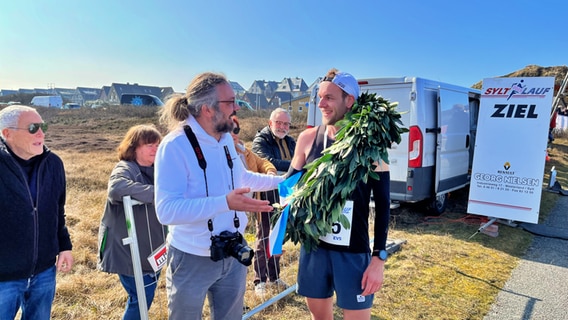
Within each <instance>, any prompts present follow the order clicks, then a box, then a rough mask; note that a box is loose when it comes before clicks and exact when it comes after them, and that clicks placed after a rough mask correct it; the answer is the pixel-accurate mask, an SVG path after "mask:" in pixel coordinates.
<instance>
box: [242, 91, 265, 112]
mask: <svg viewBox="0 0 568 320" xmlns="http://www.w3.org/2000/svg"><path fill="white" fill-rule="evenodd" d="M241 99H242V100H244V101H246V102H248V103H249V104H250V105H251V106H252V107H253V108H254V109H266V108H268V100H266V97H265V96H264V95H263V94H258V93H250V92H247V93H245V94H244V95H243V96H242V98H241Z"/></svg>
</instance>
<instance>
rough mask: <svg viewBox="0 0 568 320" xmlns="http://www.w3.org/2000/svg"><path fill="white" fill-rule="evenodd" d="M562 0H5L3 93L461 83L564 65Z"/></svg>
mask: <svg viewBox="0 0 568 320" xmlns="http://www.w3.org/2000/svg"><path fill="white" fill-rule="evenodd" d="M567 9H568V3H567V2H565V1H562V0H539V1H529V0H517V1H509V0H491V1H488V0H478V1H476V0H473V1H462V0H380V1H379V0H367V1H360V0H349V1H345V0H326V1H316V0H305V1H300V0H297V1H296V0H289V1H269V0H268V1H267V0H219V1H214V0H213V1H208V0H198V1H194V0H162V1H158V0H156V1H144V0H97V1H90V0H85V1H78V0H58V1H55V0H53V1H47V0H8V1H2V4H0V89H19V88H28V89H31V88H46V87H48V85H54V86H55V87H58V88H75V87H78V86H80V87H96V88H100V87H102V86H103V85H110V84H111V83H113V82H116V83H126V82H130V83H139V84H141V85H152V86H171V87H173V88H174V90H176V91H178V92H183V91H184V90H185V88H186V86H187V85H188V83H189V81H190V80H191V78H192V77H193V76H195V75H196V74H197V73H199V72H203V71H215V72H222V73H224V74H225V75H226V76H227V77H228V78H229V80H231V81H237V82H238V83H240V84H241V86H243V87H244V88H245V89H248V88H249V87H250V85H251V84H252V82H253V81H254V80H273V81H281V80H282V79H283V78H285V77H301V78H304V80H305V81H306V83H307V84H308V85H310V84H311V83H312V82H313V81H314V80H315V79H316V78H317V77H318V76H321V75H324V74H325V72H326V71H327V70H328V69H329V68H331V67H336V68H338V69H340V70H342V71H346V72H350V73H352V74H353V75H354V76H355V77H357V78H367V77H388V76H419V77H425V78H430V79H435V80H440V81H444V82H449V83H454V84H458V85H463V86H471V85H473V84H474V83H476V82H478V81H480V80H482V79H483V78H489V77H495V76H501V75H505V74H508V73H511V72H514V71H516V70H519V69H522V68H524V67H525V66H527V65H531V64H535V65H539V66H543V67H548V66H558V65H566V64H568V58H567V57H568V41H566V35H567V33H566V30H567V29H568V28H567V27H566V26H567V24H568V22H567V21H568V19H567V17H568V10H567Z"/></svg>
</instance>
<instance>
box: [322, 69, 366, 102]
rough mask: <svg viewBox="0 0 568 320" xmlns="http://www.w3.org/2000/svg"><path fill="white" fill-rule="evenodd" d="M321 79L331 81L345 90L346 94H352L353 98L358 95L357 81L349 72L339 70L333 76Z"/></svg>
mask: <svg viewBox="0 0 568 320" xmlns="http://www.w3.org/2000/svg"><path fill="white" fill-rule="evenodd" d="M322 81H331V83H335V84H336V85H337V86H339V87H340V88H341V90H343V91H345V92H346V93H347V94H349V95H352V96H353V97H354V98H355V99H357V98H358V97H359V90H360V89H359V83H357V80H355V77H353V76H352V75H351V74H350V73H347V72H339V73H337V74H336V75H335V77H333V78H329V77H325V78H323V80H322Z"/></svg>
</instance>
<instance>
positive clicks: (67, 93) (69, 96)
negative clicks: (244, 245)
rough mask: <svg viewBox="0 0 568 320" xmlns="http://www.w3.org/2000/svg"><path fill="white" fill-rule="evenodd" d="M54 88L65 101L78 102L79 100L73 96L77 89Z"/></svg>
mask: <svg viewBox="0 0 568 320" xmlns="http://www.w3.org/2000/svg"><path fill="white" fill-rule="evenodd" d="M53 90H55V92H56V94H57V95H60V96H61V98H63V102H65V103H67V102H75V103H78V102H77V101H75V100H73V98H74V97H75V96H76V94H77V89H69V88H54V89H53Z"/></svg>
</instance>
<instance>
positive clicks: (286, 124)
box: [274, 121, 291, 127]
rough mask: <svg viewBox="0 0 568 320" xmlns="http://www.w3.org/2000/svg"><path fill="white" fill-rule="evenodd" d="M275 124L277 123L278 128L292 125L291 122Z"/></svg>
mask: <svg viewBox="0 0 568 320" xmlns="http://www.w3.org/2000/svg"><path fill="white" fill-rule="evenodd" d="M274 123H275V124H276V125H277V126H286V127H289V126H290V125H291V123H290V122H284V121H274Z"/></svg>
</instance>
